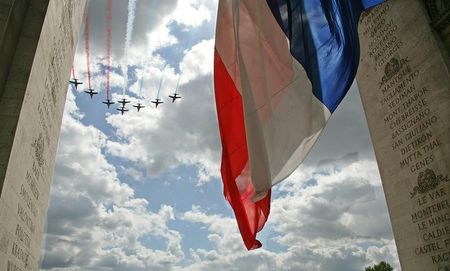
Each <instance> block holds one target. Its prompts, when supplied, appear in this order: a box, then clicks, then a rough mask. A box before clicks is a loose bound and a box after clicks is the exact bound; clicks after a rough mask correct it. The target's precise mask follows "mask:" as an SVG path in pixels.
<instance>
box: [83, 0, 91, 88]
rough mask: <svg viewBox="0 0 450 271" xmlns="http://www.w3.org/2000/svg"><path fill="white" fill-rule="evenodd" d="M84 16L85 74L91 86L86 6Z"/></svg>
mask: <svg viewBox="0 0 450 271" xmlns="http://www.w3.org/2000/svg"><path fill="white" fill-rule="evenodd" d="M84 12H85V18H84V46H85V48H86V65H87V75H88V85H89V88H91V61H90V58H91V48H90V46H89V13H88V10H87V7H85V11H84Z"/></svg>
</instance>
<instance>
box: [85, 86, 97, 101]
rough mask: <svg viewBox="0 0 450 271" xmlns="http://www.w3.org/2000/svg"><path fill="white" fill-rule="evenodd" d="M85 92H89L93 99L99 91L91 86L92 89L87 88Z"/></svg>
mask: <svg viewBox="0 0 450 271" xmlns="http://www.w3.org/2000/svg"><path fill="white" fill-rule="evenodd" d="M84 92H86V93H87V94H89V96H91V99H92V97H93V96H94V95H95V94H98V92H96V91H94V90H93V89H92V88H90V89H88V90H85V91H84Z"/></svg>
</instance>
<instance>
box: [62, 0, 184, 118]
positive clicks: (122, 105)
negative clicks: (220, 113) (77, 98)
mask: <svg viewBox="0 0 450 271" xmlns="http://www.w3.org/2000/svg"><path fill="white" fill-rule="evenodd" d="M136 3H137V2H136V1H128V17H127V24H126V37H125V48H124V55H125V57H124V58H125V59H127V52H128V51H129V48H130V42H131V40H132V34H133V28H134V19H135V13H136ZM105 5H106V6H105V9H106V14H105V15H106V17H105V19H106V20H105V22H106V24H105V26H106V28H105V32H106V54H105V56H106V58H105V60H106V69H105V75H106V78H105V79H106V80H105V81H106V84H105V94H106V99H105V100H104V101H102V103H103V104H105V105H106V106H107V107H108V109H109V108H110V107H111V106H112V105H114V104H116V103H117V104H119V106H118V107H117V108H116V109H117V111H119V112H120V113H121V114H122V115H124V114H125V113H126V112H128V111H129V109H128V108H127V104H129V103H130V101H129V100H127V99H125V98H122V99H120V100H118V101H113V100H112V98H111V95H110V94H111V88H110V73H111V45H112V44H111V36H112V34H113V31H112V24H111V18H112V0H105ZM85 10H86V12H85V14H84V18H83V21H84V43H85V44H84V48H85V50H86V80H87V82H86V85H87V90H84V92H85V93H86V94H88V95H89V96H90V98H91V99H93V98H94V95H97V94H99V92H98V91H95V90H94V88H93V87H92V82H91V59H90V56H91V52H90V36H91V35H90V20H89V17H90V14H89V9H88V5H87V4H86V7H85ZM146 65H148V62H145V65H144V68H145V67H146ZM121 69H122V72H123V74H124V77H125V80H124V85H123V88H122V97H125V96H126V91H127V90H128V86H129V82H128V76H127V75H128V63H125V65H124V67H121ZM165 69H166V66H164V68H163V69H162V75H161V78H160V82H159V88H158V91H157V95H156V98H155V99H154V100H152V101H151V103H153V104H154V105H155V108H158V106H159V105H161V104H163V103H164V101H163V100H162V99H161V98H160V92H161V86H162V84H163V81H164V80H163V79H164V71H165ZM180 77H181V75H179V77H178V82H177V86H176V88H175V91H174V93H173V94H171V95H169V98H170V99H172V103H174V102H175V101H176V100H177V99H180V98H181V96H180V95H179V94H178V93H177V91H178V86H179V83H180ZM143 81H144V80H143V78H142V77H141V78H140V91H139V95H138V102H137V103H136V104H133V105H132V107H134V108H136V110H137V112H140V111H141V109H143V108H145V106H144V105H143V104H142V103H141V99H142V98H143V95H142V89H143ZM69 82H70V84H72V85H73V86H74V87H75V89H78V86H79V85H81V84H83V82H80V80H79V79H78V78H76V74H75V65H74V66H72V79H70V80H69Z"/></svg>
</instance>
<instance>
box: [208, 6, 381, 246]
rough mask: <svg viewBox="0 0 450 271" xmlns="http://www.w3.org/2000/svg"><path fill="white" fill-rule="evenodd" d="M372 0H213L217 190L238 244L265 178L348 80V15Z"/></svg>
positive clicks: (311, 132) (292, 162)
mask: <svg viewBox="0 0 450 271" xmlns="http://www.w3.org/2000/svg"><path fill="white" fill-rule="evenodd" d="M381 2H382V0H359V1H356V0H355V1H348V0H308V1H302V0H267V1H260V0H219V9H218V17H217V29H216V46H215V57H214V85H215V96H216V106H217V115H218V120H219V128H220V135H221V140H222V168H221V173H222V179H223V183H224V194H225V197H226V199H227V200H228V201H229V202H230V204H231V206H232V208H233V211H234V213H235V215H236V219H237V221H238V226H239V229H240V231H241V234H242V237H243V239H244V243H245V245H246V247H247V249H253V248H257V247H259V246H261V244H260V243H259V241H257V240H256V233H257V232H258V231H259V230H261V229H262V227H263V226H264V223H265V222H266V220H267V218H268V215H269V212H270V189H271V187H272V186H273V185H274V184H276V183H278V182H280V181H282V180H283V179H285V178H286V177H287V176H289V175H290V174H291V173H292V172H293V171H294V170H295V169H296V168H297V167H298V165H299V164H300V163H301V162H302V161H303V160H304V158H305V157H306V155H307V154H308V152H309V151H310V149H311V148H312V146H313V144H314V143H315V141H316V140H317V138H318V136H319V134H320V133H321V131H322V129H323V127H324V126H325V123H326V121H327V120H328V118H329V117H330V115H331V114H332V113H333V111H334V110H335V109H336V107H337V106H338V104H339V103H340V101H341V100H342V99H343V97H344V96H345V94H346V92H347V91H348V89H349V88H350V86H351V84H352V82H353V80H354V77H355V74H356V70H357V67H358V62H359V42H358V35H357V23H358V19H359V15H360V14H361V12H362V11H363V10H364V9H367V8H370V7H372V6H374V5H376V4H379V3H381Z"/></svg>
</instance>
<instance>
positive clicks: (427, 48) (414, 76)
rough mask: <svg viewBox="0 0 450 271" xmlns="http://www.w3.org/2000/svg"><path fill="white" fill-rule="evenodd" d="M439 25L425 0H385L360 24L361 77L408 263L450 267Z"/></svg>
mask: <svg viewBox="0 0 450 271" xmlns="http://www.w3.org/2000/svg"><path fill="white" fill-rule="evenodd" d="M435 2H439V1H435ZM444 2H445V1H444ZM447 27H448V21H447ZM442 29H444V28H442ZM436 32H437V30H436V29H433V28H432V24H430V19H429V14H428V12H427V9H426V6H425V4H424V2H422V1H421V0H389V1H386V3H384V4H382V5H380V6H378V7H376V8H375V9H373V10H371V11H370V12H368V13H365V14H363V16H362V18H361V22H360V26H359V34H360V39H361V63H360V67H359V71H358V75H357V81H358V85H359V89H360V94H361V98H362V101H363V105H364V110H365V113H366V117H367V121H368V124H369V130H370V134H371V137H372V141H373V145H374V149H375V154H376V158H377V161H378V167H379V170H380V175H381V178H382V183H383V188H384V192H385V195H386V200H387V205H388V209H389V214H390V218H391V222H392V227H393V231H394V236H395V241H396V244H397V250H398V254H399V258H400V264H401V266H402V270H403V271H425V270H426V271H449V270H450V177H449V176H450V74H449V70H448V66H447V63H448V60H449V59H448V54H447V51H446V50H445V49H444V48H445V47H444V46H442V44H445V41H444V40H442V39H440V38H439V36H441V37H445V35H436ZM438 34H442V32H441V33H438Z"/></svg>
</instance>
